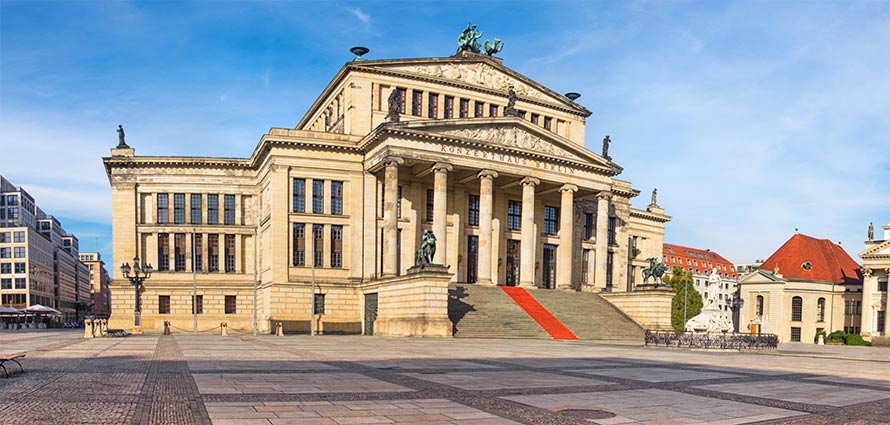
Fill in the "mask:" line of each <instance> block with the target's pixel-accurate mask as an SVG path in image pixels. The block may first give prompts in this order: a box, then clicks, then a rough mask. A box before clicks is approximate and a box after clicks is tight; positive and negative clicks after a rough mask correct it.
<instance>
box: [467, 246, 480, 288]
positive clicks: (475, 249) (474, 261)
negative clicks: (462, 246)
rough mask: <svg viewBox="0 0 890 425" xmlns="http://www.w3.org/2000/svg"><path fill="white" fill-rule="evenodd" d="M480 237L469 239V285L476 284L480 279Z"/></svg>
mask: <svg viewBox="0 0 890 425" xmlns="http://www.w3.org/2000/svg"><path fill="white" fill-rule="evenodd" d="M478 267H479V237H478V236H468V237H467V283H476V280H478V278H479V270H478Z"/></svg>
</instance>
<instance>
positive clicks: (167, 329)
mask: <svg viewBox="0 0 890 425" xmlns="http://www.w3.org/2000/svg"><path fill="white" fill-rule="evenodd" d="M164 335H170V321H169V320H164Z"/></svg>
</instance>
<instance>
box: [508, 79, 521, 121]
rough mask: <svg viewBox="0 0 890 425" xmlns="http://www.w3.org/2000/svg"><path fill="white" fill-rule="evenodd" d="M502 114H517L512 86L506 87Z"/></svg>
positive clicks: (512, 115) (509, 115)
mask: <svg viewBox="0 0 890 425" xmlns="http://www.w3.org/2000/svg"><path fill="white" fill-rule="evenodd" d="M504 116H505V117H516V116H519V111H517V110H516V91H515V90H513V86H510V87H509V88H508V89H507V106H505V107H504Z"/></svg>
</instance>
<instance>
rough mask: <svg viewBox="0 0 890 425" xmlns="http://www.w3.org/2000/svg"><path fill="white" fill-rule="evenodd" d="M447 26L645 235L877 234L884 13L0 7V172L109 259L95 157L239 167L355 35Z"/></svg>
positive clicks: (389, 39)
mask: <svg viewBox="0 0 890 425" xmlns="http://www.w3.org/2000/svg"><path fill="white" fill-rule="evenodd" d="M468 19H472V20H473V23H474V24H477V25H478V27H479V29H480V30H482V31H483V32H484V37H483V39H486V38H493V37H499V38H501V39H502V40H504V43H505V47H504V50H503V52H502V53H501V54H500V55H499V56H501V57H503V58H504V64H505V65H506V66H508V67H511V68H513V69H515V70H516V71H518V72H520V73H523V74H525V75H527V76H529V77H530V78H532V79H535V80H537V81H539V82H540V83H542V84H544V85H546V86H548V87H550V88H552V89H554V90H555V91H557V92H559V93H564V92H568V91H577V92H579V93H581V94H582V97H581V98H580V99H579V102H580V103H581V104H583V105H584V106H586V107H587V108H588V109H590V110H591V111H593V115H592V116H591V117H590V118H589V119H588V121H587V146H588V148H590V149H591V150H593V151H594V152H597V151H598V150H599V148H600V144H601V140H602V137H603V135H605V134H609V135H611V139H612V140H613V143H612V146H611V149H610V154H611V156H612V157H613V160H614V161H615V162H616V163H618V164H619V165H621V166H623V167H624V168H625V172H624V173H623V174H622V175H621V176H620V178H623V179H625V180H630V181H632V182H633V183H634V187H636V188H638V189H640V190H642V191H643V193H644V194H643V195H642V196H640V197H639V198H638V199H636V200H635V202H634V204H635V206H637V207H640V208H644V207H645V205H646V204H647V203H648V201H649V197H648V193H649V192H650V191H651V189H652V188H653V187H658V193H659V204H661V206H662V207H664V208H665V209H666V210H667V213H668V214H670V215H672V216H673V217H674V220H673V221H672V222H670V223H668V225H667V231H666V235H665V240H666V241H667V242H671V243H676V244H680V245H688V246H693V247H697V248H703V249H705V248H709V249H711V250H714V251H717V252H719V253H720V254H722V255H724V256H725V257H727V258H728V259H730V260H731V261H734V262H748V261H752V260H755V259H758V258H761V259H762V258H766V257H767V256H769V255H770V254H771V253H772V252H773V251H774V250H775V249H777V248H778V247H779V246H780V245H781V244H782V243H783V242H784V241H785V240H787V239H788V238H789V237H790V236H791V235H792V234H793V233H794V229H795V228H799V229H800V232H802V233H805V234H808V235H811V236H816V237H820V238H827V239H831V240H833V241H841V242H842V246H843V247H844V248H845V249H846V250H847V252H849V253H850V254H851V255H852V256H853V257H854V258H856V259H857V260H858V257H856V254H857V253H859V252H860V251H861V250H862V249H863V244H862V241H863V240H864V239H865V236H866V227H867V225H868V223H869V222H870V221H874V222H875V225H876V226H877V227H878V233H879V234H880V226H881V225H884V224H888V223H890V77H888V75H890V74H888V70H890V2H887V1H859V2H841V1H837V2H834V1H819V2H815V1H814V2H751V1H746V2H721V1H703V2H687V1H653V2H649V1H615V2H599V1H597V2H573V1H561V2H554V3H546V2H538V1H528V2H523V1H511V2H498V1H486V2H417V3H414V2H391V3H387V2H287V1H270V2H124V1H114V2H101V1H89V2H71V1H64V2H39V1H8V0H0V152H2V154H0V174H3V175H4V176H6V177H7V178H8V179H10V180H11V181H13V182H14V183H15V184H17V185H21V186H24V187H25V188H26V190H28V191H29V192H30V193H31V194H32V195H34V196H35V198H36V199H37V202H38V204H39V205H40V206H41V207H42V208H43V209H44V210H46V211H48V212H50V213H51V214H54V215H56V216H57V217H58V218H60V220H62V222H63V225H64V227H65V228H66V229H67V230H68V231H70V232H73V233H75V234H76V235H77V236H78V237H79V238H80V240H81V246H82V248H83V249H84V250H92V249H94V247H95V246H98V248H99V250H100V251H101V252H102V253H103V256H104V257H105V259H106V261H107V262H109V263H110V264H115V261H118V262H119V261H122V259H112V258H111V243H112V241H111V225H110V221H111V219H110V216H111V206H110V189H109V185H108V180H107V178H106V177H105V172H104V168H103V166H102V162H101V157H102V156H106V155H108V154H109V151H108V149H110V148H111V147H113V146H114V145H115V144H116V143H117V134H116V133H115V129H116V127H117V125H118V124H123V125H124V127H125V129H126V131H127V141H128V142H129V144H130V145H131V146H133V147H135V148H136V150H137V154H139V155H196V156H228V157H246V156H248V155H250V153H251V151H252V150H253V148H254V147H255V145H256V143H257V141H258V140H259V138H260V137H261V135H262V134H263V133H265V132H266V131H267V130H268V129H269V128H270V127H292V126H294V125H295V124H296V123H297V121H298V120H299V119H300V117H301V116H302V114H303V113H304V112H305V111H306V109H307V108H308V107H309V105H310V104H311V102H312V101H313V100H314V99H315V98H316V96H317V95H318V94H319V92H320V91H321V90H322V88H323V87H324V86H325V84H327V82H328V81H329V79H330V78H331V77H333V76H334V74H335V73H336V72H337V71H338V70H339V68H340V67H341V66H342V65H343V63H344V62H346V61H348V60H350V59H351V57H352V55H351V54H350V53H349V52H348V49H349V47H351V46H354V45H364V46H367V47H369V48H370V49H371V52H370V53H369V54H368V55H367V57H368V58H372V59H384V58H399V57H428V56H448V55H450V54H452V53H453V52H454V49H455V46H456V40H457V35H458V34H459V32H460V31H461V30H462V29H463V28H464V26H465V25H466V22H467V20H468Z"/></svg>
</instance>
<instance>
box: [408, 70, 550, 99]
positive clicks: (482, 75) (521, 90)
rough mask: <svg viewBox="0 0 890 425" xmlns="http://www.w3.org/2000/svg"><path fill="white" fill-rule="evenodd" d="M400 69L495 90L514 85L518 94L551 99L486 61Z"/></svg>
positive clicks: (505, 88)
mask: <svg viewBox="0 0 890 425" xmlns="http://www.w3.org/2000/svg"><path fill="white" fill-rule="evenodd" d="M393 69H398V70H400V71H405V72H410V73H413V74H419V75H427V76H431V77H436V78H445V79H448V80H455V81H462V82H464V83H467V84H472V85H476V86H482V87H486V88H490V89H495V90H507V89H508V88H510V86H513V90H514V91H515V92H516V94H517V95H520V96H524V97H529V98H534V99H538V100H551V99H549V98H548V96H546V95H544V93H541V92H540V91H538V90H536V89H534V88H533V87H531V86H529V85H528V84H525V83H522V82H520V81H519V80H517V79H515V78H513V77H510V76H507V75H506V74H504V73H503V72H501V71H498V70H496V69H494V68H493V67H491V66H489V65H486V64H484V63H474V64H469V65H467V64H454V63H445V64H435V65H416V66H411V67H397V68H393Z"/></svg>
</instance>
